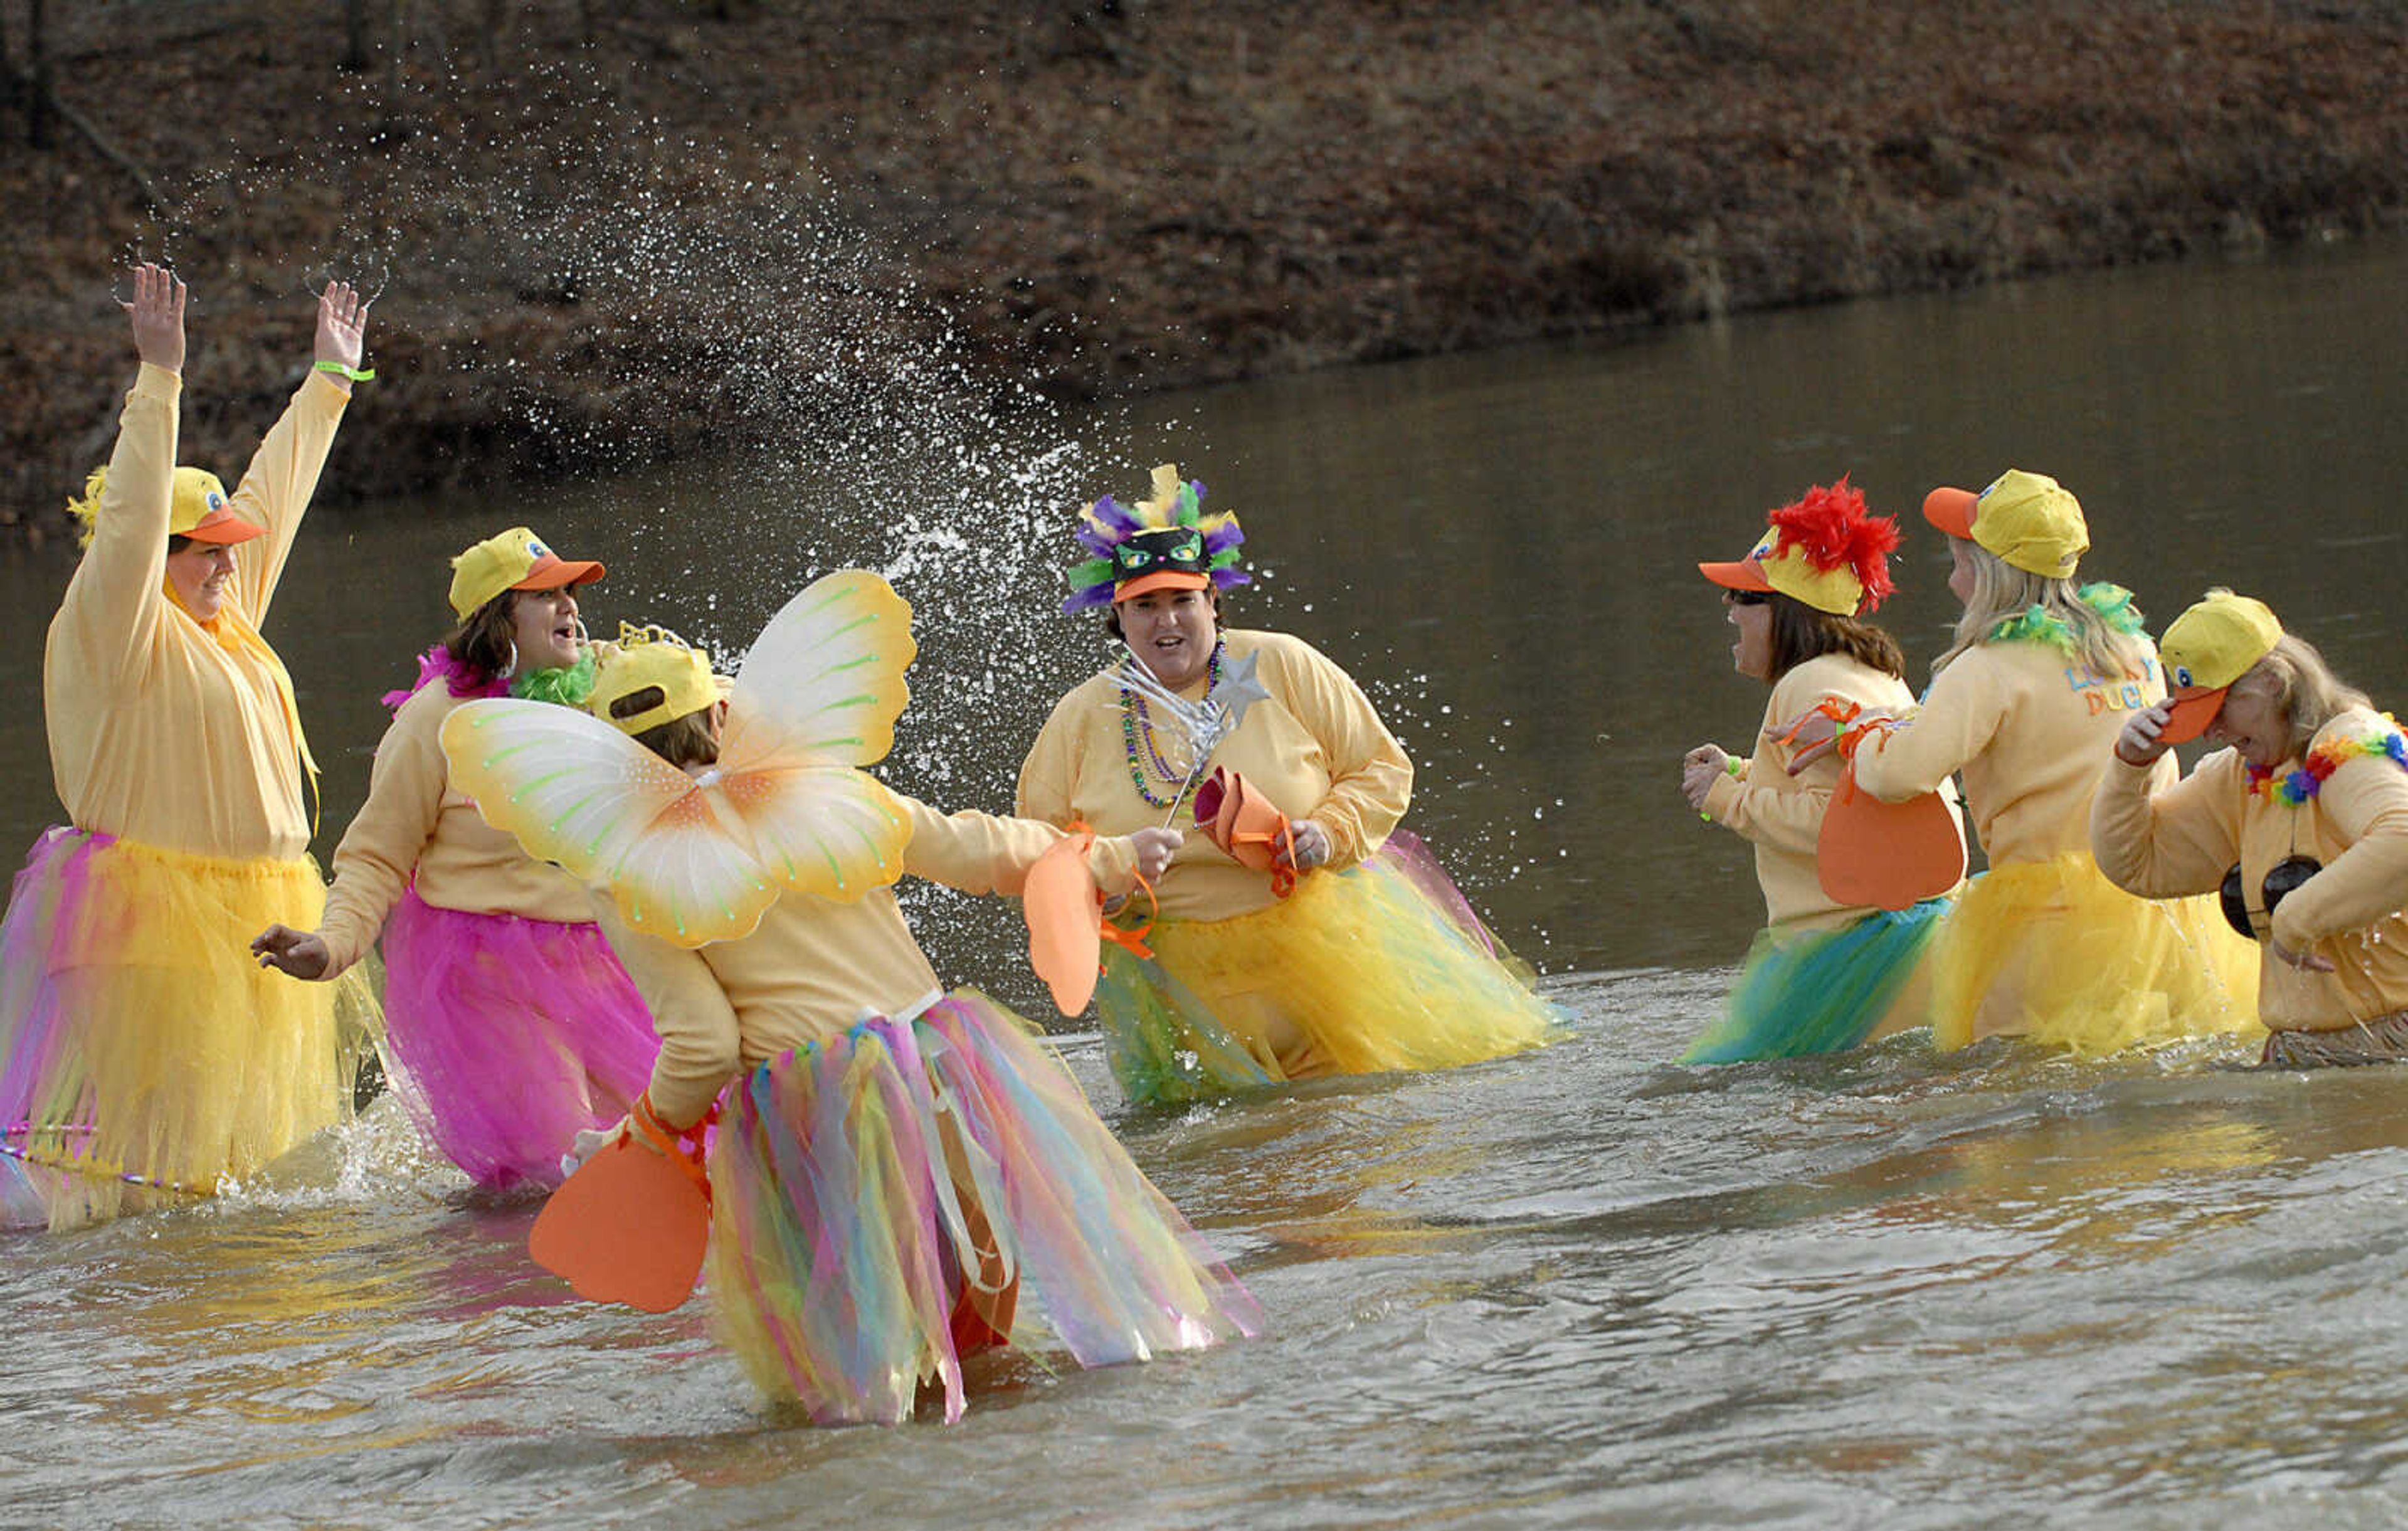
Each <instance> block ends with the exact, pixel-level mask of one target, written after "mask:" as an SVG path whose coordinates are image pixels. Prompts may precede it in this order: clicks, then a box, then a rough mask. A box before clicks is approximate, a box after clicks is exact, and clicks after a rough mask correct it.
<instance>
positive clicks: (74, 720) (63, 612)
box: [42, 364, 348, 860]
mask: <svg viewBox="0 0 2408 1531" xmlns="http://www.w3.org/2000/svg"><path fill="white" fill-rule="evenodd" d="M182 388H183V382H182V379H179V377H178V376H177V375H176V374H175V373H173V372H169V371H167V370H166V369H165V368H164V367H156V366H151V365H147V364H146V365H144V366H143V367H142V370H141V373H140V375H139V376H138V377H137V378H136V381H135V384H134V388H133V391H132V392H131V393H128V394H127V395H126V399H125V412H124V414H123V415H122V417H120V420H119V422H118V436H117V447H116V450H115V451H113V452H112V453H111V454H110V456H109V463H108V487H107V489H106V490H105V491H104V492H103V495H102V506H101V511H100V515H99V517H98V519H97V521H96V522H95V524H94V526H93V538H92V545H91V546H90V547H89V548H87V549H86V550H85V551H84V555H83V562H82V563H81V564H79V565H77V567H76V572H75V577H74V579H71V580H70V581H68V584H67V593H66V596H65V599H64V600H62V601H61V602H60V603H59V612H58V615H57V616H56V617H55V618H53V619H52V620H51V622H50V644H49V648H48V650H47V651H46V653H45V656H44V660H43V665H42V700H43V708H44V716H45V718H46V720H47V722H48V724H49V730H50V774H51V778H52V780H53V781H54V782H55V783H56V785H57V788H58V794H59V800H60V801H61V802H63V803H65V805H66V809H67V817H68V818H69V819H71V820H72V821H74V823H76V824H77V825H78V826H79V828H83V829H96V830H103V831H106V832H108V833H109V834H112V835H118V836H122V837H125V838H127V839H132V840H137V841H140V842H142V843H144V844H146V845H153V846H159V847H162V848H165V849H167V850H174V851H187V852H190V853H193V854H196V855H204V856H225V857H232V858H236V859H242V860H251V859H255V858H259V857H271V858H275V859H279V860H285V859H290V858H293V857H296V856H299V855H300V854H301V853H302V852H303V851H305V850H306V849H307V848H308V843H309V818H308V812H307V811H306V809H305V808H304V807H303V803H302V784H301V772H300V767H299V762H298V750H299V747H300V740H299V739H298V738H297V737H295V732H294V722H293V720H291V719H289V718H288V716H287V714H286V709H285V702H284V693H283V691H281V690H279V683H278V682H279V680H280V679H281V678H282V676H283V665H282V664H281V662H280V661H279V660H278V659H277V658H276V657H275V655H274V654H273V653H264V652H262V651H259V650H256V649H253V648H251V647H249V646H247V645H236V646H234V647H228V646H227V645H225V644H222V643H221V642H220V641H219V632H218V629H220V628H222V627H223V626H224V625H225V622H226V619H225V618H224V617H221V618H219V619H218V621H217V622H213V623H211V624H210V625H209V626H208V627H204V626H203V625H202V624H201V623H199V622H195V621H194V620H193V618H192V616H191V615H190V614H189V613H188V612H186V611H185V610H184V609H183V608H181V607H179V606H178V605H177V604H176V603H175V602H173V601H171V600H169V599H168V598H167V583H166V568H167V563H166V560H167V516H168V502H169V496H170V494H171V493H172V490H173V484H174V479H175V467H176V434H177V409H178V403H179V396H180V394H181V393H182ZM347 402H348V395H347V394H345V393H344V392H343V391H342V390H341V389H340V388H337V386H335V385H334V384H333V383H332V382H330V381H328V380H327V379H326V378H325V377H324V376H323V375H322V374H320V373H316V372H312V373H311V374H310V375H309V378H308V380H307V381H305V382H304V383H302V385H301V388H300V391H299V392H298V393H294V395H293V403H292V405H291V406H290V407H289V408H286V409H285V411H284V418H283V419H281V420H279V421H278V422H276V428H275V429H274V430H272V431H270V432H268V433H267V438H266V439H265V441H263V442H261V443H260V447H259V451H258V452H257V454H256V455H254V456H253V457H252V458H251V467H250V469H249V470H248V471H247V472H245V473H244V474H243V476H242V483H241V485H240V487H238V488H237V489H236V491H235V493H234V497H233V508H234V510H235V512H236V514H238V515H240V516H241V517H243V519H245V520H246V521H250V522H254V523H256V524H259V525H264V526H265V527H266V528H267V535H266V536H265V537H254V538H252V539H251V541H249V542H246V543H244V544H242V545H241V546H239V547H237V548H236V550H235V572H234V577H233V578H232V579H230V580H229V581H228V582H227V584H226V589H225V597H224V604H225V607H226V608H228V610H229V611H231V612H232V613H234V614H235V615H236V617H237V618H238V619H240V620H244V621H247V622H250V623H251V625H252V626H254V627H256V626H257V625H258V624H259V623H261V622H265V620H266V617H267V608H268V605H269V603H270V602H271V601H272V600H273V599H274V597H275V594H276V586H277V581H278V580H279V578H281V576H282V575H283V572H284V561H285V559H286V557H287V556H288V555H289V554H290V553H291V552H292V550H293V538H294V534H295V533H296V532H297V531H299V530H300V526H301V516H302V512H303V511H304V510H306V509H307V508H308V504H309V496H310V494H311V493H312V492H313V491H314V490H315V489H316V488H317V485H318V473H319V470H320V469H321V468H322V467H323V466H324V465H325V461H326V452H327V451H328V449H329V448H331V447H332V446H333V445H334V439H335V428H336V426H337V425H338V424H340V423H341V422H342V418H343V407H344V405H345V403H347ZM286 685H287V686H288V687H289V681H287V682H286Z"/></svg>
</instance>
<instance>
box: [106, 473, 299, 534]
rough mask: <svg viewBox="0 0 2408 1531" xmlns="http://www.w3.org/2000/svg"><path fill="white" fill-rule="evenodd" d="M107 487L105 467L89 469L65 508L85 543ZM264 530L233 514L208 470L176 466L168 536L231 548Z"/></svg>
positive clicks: (222, 487) (220, 485)
mask: <svg viewBox="0 0 2408 1531" xmlns="http://www.w3.org/2000/svg"><path fill="white" fill-rule="evenodd" d="M107 490H108V467H107V466H105V465H104V466H101V467H96V468H94V469H93V470H92V475H91V477H89V478H87V479H84V481H83V495H82V497H81V498H79V499H74V500H69V501H68V502H67V509H68V510H70V511H72V512H73V513H74V514H75V516H76V517H77V519H78V520H79V521H81V522H83V523H84V526H85V532H84V538H83V539H84V540H85V541H86V542H89V541H91V540H92V532H91V530H90V528H91V526H92V524H93V522H94V521H95V520H97V519H98V518H99V516H100V498H101V495H102V494H104V493H105V492H106V491H107ZM266 531H267V528H266V527H265V526H262V525H259V524H257V523H256V522H248V521H245V520H243V519H242V518H241V517H240V516H237V515H236V514H235V513H234V505H233V503H232V502H231V501H229V500H228V499H227V498H226V492H225V484H224V482H223V480H222V479H219V478H218V476H217V475H216V474H214V473H211V472H210V471H209V470H208V469H207V468H196V467H179V468H178V469H177V470H176V477H175V485H174V488H173V489H172V490H170V491H169V494H168V501H167V534H168V535H169V536H170V537H191V538H192V539H193V541H195V542H209V543H215V544H216V545H217V546H219V547H221V548H230V547H232V546H234V545H235V544H236V543H237V542H248V541H250V540H251V538H252V537H260V536H264V535H265V533H266Z"/></svg>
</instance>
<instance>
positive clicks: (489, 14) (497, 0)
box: [484, 0, 510, 74]
mask: <svg viewBox="0 0 2408 1531" xmlns="http://www.w3.org/2000/svg"><path fill="white" fill-rule="evenodd" d="M509 11H510V7H509V0H485V25H484V34H485V36H484V45H485V72H486V73H487V74H492V73H494V72H495V71H496V70H498V69H499V68H501V66H502V34H503V32H504V31H506V30H508V28H509Z"/></svg>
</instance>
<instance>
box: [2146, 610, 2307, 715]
mask: <svg viewBox="0 0 2408 1531" xmlns="http://www.w3.org/2000/svg"><path fill="white" fill-rule="evenodd" d="M2282 637H2283V624H2282V623H2281V622H2276V621H2275V620H2274V613H2273V612H2272V610H2270V609H2268V608H2267V606H2266V603H2264V602H2263V601H2253V600H2251V599H2250V598H2249V597H2248V596H2246V595H2235V594H2232V592H2230V591H2229V590H2223V589H2216V590H2211V591H2209V592H2208V593H2207V598H2206V599H2205V600H2202V601H2200V603H2199V604H2198V605H2196V606H2194V607H2192V608H2190V609H2189V610H2187V611H2185V612H2184V613H2183V614H2182V615H2181V616H2179V617H2176V618H2175V619H2174V620H2173V622H2171V624H2169V625H2168V626H2167V628H2166V636H2165V637H2164V638H2163V639H2162V640H2161V641H2160V642H2159V643H2158V644H2157V659H2158V662H2159V663H2161V664H2163V665H2165V667H2166V688H2167V694H2168V695H2169V696H2171V699H2172V701H2173V704H2174V707H2173V712H2172V714H2171V716H2170V717H2168V718H2167V720H2166V726H2165V727H2164V728H2162V729H2160V730H2158V732H2157V737H2159V738H2161V739H2163V740H2165V741H2166V742H2167V743H2169V744H2180V743H2182V742H2183V741H2185V740H2186V739H2195V738H2197V737H2200V734H2202V733H2204V732H2206V730H2207V725H2208V724H2210V723H2214V721H2215V715H2216V714H2217V713H2218V712H2220V711H2222V710H2223V709H2224V694H2225V693H2226V692H2228V691H2230V690H2231V689H2232V682H2234V681H2235V680H2240V679H2241V678H2242V677H2243V675H2246V674H2248V673H2249V668H2250V666H2251V665H2255V664H2257V662H2258V661H2259V660H2261V659H2263V658H2265V657H2266V656H2267V655H2268V654H2270V653H2272V651H2273V650H2274V645H2275V644H2276V643H2278V642H2280V641H2282Z"/></svg>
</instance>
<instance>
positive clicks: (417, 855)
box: [318, 679, 594, 978]
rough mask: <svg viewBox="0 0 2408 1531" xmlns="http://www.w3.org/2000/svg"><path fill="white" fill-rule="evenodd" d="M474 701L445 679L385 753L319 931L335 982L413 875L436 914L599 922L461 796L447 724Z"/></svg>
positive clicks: (409, 710)
mask: <svg viewBox="0 0 2408 1531" xmlns="http://www.w3.org/2000/svg"><path fill="white" fill-rule="evenodd" d="M471 700H474V698H472V697H466V696H454V695H452V688H451V687H450V686H448V685H446V684H445V683H444V682H443V681H442V680H439V679H438V680H432V681H429V682H428V683H427V684H426V685H424V686H423V687H421V688H420V689H419V692H418V694H416V695H414V696H412V697H411V698H410V699H409V700H408V701H407V702H404V703H403V704H402V705H401V709H400V710H399V711H398V712H396V713H394V719H393V724H392V726H391V727H389V728H387V729H386V730H385V734H384V739H383V742H381V743H380V744H379V745H378V746H377V752H376V765H375V767H374V769H373V770H371V771H370V773H369V775H368V796H367V801H366V802H365V803H363V804H361V805H360V811H359V816H358V817H357V818H355V819H353V820H352V821H351V828H349V829H348V830H345V831H344V832H343V843H342V844H341V845H339V846H337V847H336V849H335V885H334V886H333V887H332V888H330V889H328V890H327V893H326V913H325V917H324V918H323V919H322V920H321V921H320V922H319V925H318V934H319V936H320V937H321V938H322V939H323V940H324V941H325V943H326V954H327V957H328V959H329V965H328V967H327V976H328V977H329V978H331V977H333V976H334V975H335V974H337V973H339V972H341V971H342V970H343V969H345V968H347V967H349V966H351V965H352V964H353V963H355V962H357V961H359V960H360V958H361V957H363V956H365V955H366V954H367V950H368V948H369V947H371V946H373V945H375V944H376V939H377V936H378V933H379V932H380V931H382V930H383V929H384V922H385V916H386V915H388V914H390V913H392V912H393V907H394V904H395V903H396V902H398V901H399V899H400V897H401V894H402V890H403V889H404V888H407V887H409V884H410V881H411V880H412V878H413V877H414V878H415V879H416V880H417V883H418V896H419V897H421V898H423V899H424V900H426V902H427V903H429V904H432V905H433V906H435V907H436V908H437V909H460V910H464V911H466V912H467V913H471V914H515V915H518V916H519V917H520V918H522V919H527V920H550V921H552V922H554V923H560V924H589V923H592V922H593V919H594V906H593V902H592V900H591V899H589V898H588V897H587V895H586V892H585V888H584V886H583V884H581V883H580V882H579V881H578V880H576V879H575V878H573V877H570V876H569V875H568V874H567V873H566V872H564V871H562V870H561V869H560V868H559V867H557V866H552V865H551V864H550V863H548V862H540V861H537V860H536V859H535V858H533V857H532V856H529V855H528V854H527V853H526V852H525V851H523V850H522V849H520V847H519V842H518V841H517V840H516V839H514V838H513V837H510V836H509V834H507V833H505V832H504V831H502V830H498V829H495V827H493V826H492V825H491V824H489V823H485V821H484V820H483V819H481V818H480V817H479V816H478V814H477V806H476V804H475V803H474V802H472V801H471V800H470V799H469V798H468V797H466V795H465V794H461V793H459V792H457V791H455V790H453V788H452V782H451V770H450V766H449V765H448V764H447V763H446V761H445V759H444V755H443V720H444V719H445V718H447V717H450V716H451V714H452V708H456V707H459V706H460V705H461V704H462V703H464V702H467V701H471Z"/></svg>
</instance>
